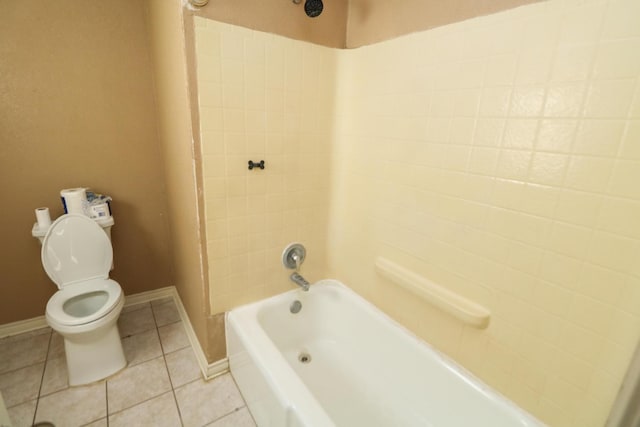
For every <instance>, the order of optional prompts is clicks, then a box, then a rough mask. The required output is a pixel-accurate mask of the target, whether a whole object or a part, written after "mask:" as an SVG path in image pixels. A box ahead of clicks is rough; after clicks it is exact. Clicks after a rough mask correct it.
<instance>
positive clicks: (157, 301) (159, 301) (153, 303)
mask: <svg viewBox="0 0 640 427" xmlns="http://www.w3.org/2000/svg"><path fill="white" fill-rule="evenodd" d="M169 301H173V297H164V298H160V299H154V300H153V301H151V307H155V306H156V305H162V304H166V303H168V302H169Z"/></svg>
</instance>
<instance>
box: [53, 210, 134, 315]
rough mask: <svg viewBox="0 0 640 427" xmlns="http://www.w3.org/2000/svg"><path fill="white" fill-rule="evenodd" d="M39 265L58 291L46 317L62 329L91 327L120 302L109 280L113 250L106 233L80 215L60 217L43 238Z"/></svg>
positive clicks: (117, 288) (117, 289)
mask: <svg viewBox="0 0 640 427" xmlns="http://www.w3.org/2000/svg"><path fill="white" fill-rule="evenodd" d="M41 256H42V265H43V266H44V269H45V271H46V272H47V275H48V276H49V278H50V279H51V280H52V281H53V282H54V283H55V284H56V285H57V286H58V288H59V289H60V290H59V291H58V292H56V293H55V294H54V295H53V296H52V297H51V298H50V299H49V302H48V303H47V309H46V314H47V317H48V318H50V319H51V320H52V321H53V322H55V323H57V324H59V325H63V326H76V325H84V324H87V323H91V322H93V321H95V320H98V319H100V318H102V317H104V316H106V315H107V314H109V312H111V311H112V310H113V309H114V308H115V307H116V306H117V303H118V302H119V301H120V300H121V299H122V298H123V295H122V289H121V288H120V285H119V284H118V283H117V282H116V281H114V280H111V279H109V270H110V268H111V261H112V260H113V249H112V247H111V242H110V241H109V238H108V237H107V235H106V233H105V232H104V231H103V230H102V227H100V226H99V225H98V224H96V222H95V221H94V220H92V219H90V218H89V217H86V216H83V215H73V214H69V215H62V216H61V217H60V218H58V219H57V220H56V221H55V222H54V223H53V224H51V227H49V230H48V231H47V234H46V235H45V236H44V240H43V242H42V252H41Z"/></svg>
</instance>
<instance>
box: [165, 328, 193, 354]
mask: <svg viewBox="0 0 640 427" xmlns="http://www.w3.org/2000/svg"><path fill="white" fill-rule="evenodd" d="M158 332H159V333H160V342H162V350H163V351H164V354H167V353H171V352H173V351H176V350H179V349H181V348H184V347H187V346H188V345H189V338H187V333H186V332H185V330H184V326H183V324H182V322H178V323H172V324H170V325H165V326H161V327H159V328H158Z"/></svg>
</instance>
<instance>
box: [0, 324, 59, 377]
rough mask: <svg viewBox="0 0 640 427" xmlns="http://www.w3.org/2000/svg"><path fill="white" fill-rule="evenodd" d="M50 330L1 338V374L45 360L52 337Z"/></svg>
mask: <svg viewBox="0 0 640 427" xmlns="http://www.w3.org/2000/svg"><path fill="white" fill-rule="evenodd" d="M45 330H46V329H45ZM49 332H50V330H49V331H46V332H44V333H39V334H35V335H34V334H32V333H26V334H24V335H17V336H15V337H8V338H4V339H2V340H0V374H3V373H5V372H9V371H14V370H16V369H19V368H24V367H25V366H30V365H34V364H36V363H40V362H44V361H45V359H46V357H47V348H48V347H49V338H50V337H51V334H50V333H49Z"/></svg>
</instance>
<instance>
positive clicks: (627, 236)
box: [328, 0, 640, 427]
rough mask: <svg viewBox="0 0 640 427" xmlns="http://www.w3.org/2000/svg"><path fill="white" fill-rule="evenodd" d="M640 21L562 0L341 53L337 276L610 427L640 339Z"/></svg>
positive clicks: (469, 364)
mask: <svg viewBox="0 0 640 427" xmlns="http://www.w3.org/2000/svg"><path fill="white" fill-rule="evenodd" d="M639 17H640V3H638V2H637V1H634V0H610V1H606V0H585V1H550V2H543V3H538V4H534V5H529V6H526V7H522V8H518V9H513V10H511V11H508V12H503V13H499V14H495V15H491V16H487V17H482V18H477V19H473V20H469V21H466V22H462V23H459V24H454V25H450V26H447V27H442V28H439V29H434V30H431V31H426V32H422V33H417V34H414V35H410V36H405V37H402V38H398V39H395V40H392V41H387V42H383V43H379V44H376V45H372V46H368V47H364V48H361V49H356V50H352V51H347V52H344V53H342V54H341V55H340V67H339V68H340V72H339V74H338V84H339V87H338V93H339V94H340V96H339V97H338V106H339V111H338V113H339V114H338V122H337V125H336V128H337V130H338V132H337V133H338V137H337V140H336V141H335V145H334V148H335V151H334V157H333V162H332V168H333V169H332V175H331V177H332V180H333V186H332V190H331V196H332V199H331V200H332V212H331V215H330V218H331V222H330V228H329V230H330V232H329V236H330V241H329V251H328V254H329V255H330V260H329V263H330V266H331V267H332V268H331V270H332V276H334V277H337V278H339V279H341V280H343V281H344V282H345V283H348V284H349V285H350V286H353V287H354V288H355V289H356V290H357V291H358V292H359V293H361V294H363V295H364V296H365V297H367V298H368V299H370V300H372V301H373V302H374V303H375V304H377V305H378V306H380V307H381V308H383V309H384V310H385V311H386V312H388V313H389V314H390V315H392V316H393V317H394V318H396V319H398V320H400V321H401V322H402V323H404V324H405V325H406V326H407V327H409V328H410V329H411V330H412V331H414V332H416V333H417V334H419V335H420V336H421V337H423V338H424V339H426V340H427V341H429V342H430V343H432V344H434V345H435V346H436V347H437V348H439V349H441V350H442V351H444V352H445V353H447V354H448V355H450V356H451V357H453V358H454V359H455V360H457V361H459V362H460V363H462V364H463V365H464V366H465V367H466V368H468V369H469V370H471V371H472V372H474V373H475V374H477V375H478V376H479V377H480V378H482V379H483V380H485V381H486V382H487V383H488V384H490V385H492V386H493V387H495V388H497V389H498V390H499V391H501V392H502V393H504V394H505V395H506V396H508V397H509V398H511V399H513V400H514V401H516V402H517V403H518V404H519V405H521V406H523V407H524V408H525V409H527V410H529V411H531V412H532V413H533V414H535V415H536V416H538V417H539V418H541V419H542V420H543V421H545V422H547V423H549V424H550V425H552V426H581V427H585V426H594V427H596V426H598V427H600V426H602V425H603V424H604V422H605V419H606V417H607V414H608V411H609V408H610V406H611V403H612V401H613V399H614V398H615V395H616V392H617V390H618V387H619V385H620V381H621V379H622V377H623V375H624V372H625V370H626V368H627V366H628V363H629V360H630V357H631V355H632V353H633V350H634V347H635V346H636V344H637V343H638V339H639V338H640V219H639V218H640V186H639V185H638V183H639V182H640V148H639V147H640V139H639V138H640V133H639V130H640V86H639V84H640V26H638V25H637V23H638V18H639ZM356 164H359V165H363V166H361V167H354V165H356ZM364 165H366V166H364ZM376 256H385V257H387V258H389V259H391V260H393V261H395V262H397V263H399V264H401V265H403V266H405V267H407V268H410V269H412V270H414V271H416V272H418V273H420V274H422V275H424V276H425V277H427V278H429V279H431V280H433V281H435V282H437V283H440V284H442V285H443V286H445V287H447V288H449V289H451V290H453V291H455V292H458V293H460V294H462V295H463V296H465V297H467V298H470V299H472V300H475V301H477V302H479V303H481V304H483V305H485V306H487V307H488V308H490V310H491V311H492V313H493V315H492V319H491V324H490V326H489V328H488V329H487V330H483V331H478V330H475V329H471V328H468V327H465V326H463V325H462V324H460V323H459V322H458V321H456V320H454V319H452V318H450V317H448V316H447V315H444V314H441V313H439V312H438V311H437V310H436V309H434V308H432V307H431V306H430V305H429V304H428V303H423V302H421V301H420V300H418V299H416V298H415V297H414V296H413V295H411V294H409V293H407V292H405V291H404V290H402V289H400V288H398V287H397V286H395V285H393V284H392V283H390V282H388V281H386V280H383V279H381V278H380V277H378V276H377V275H376V274H375V272H374V262H375V257H376Z"/></svg>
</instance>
